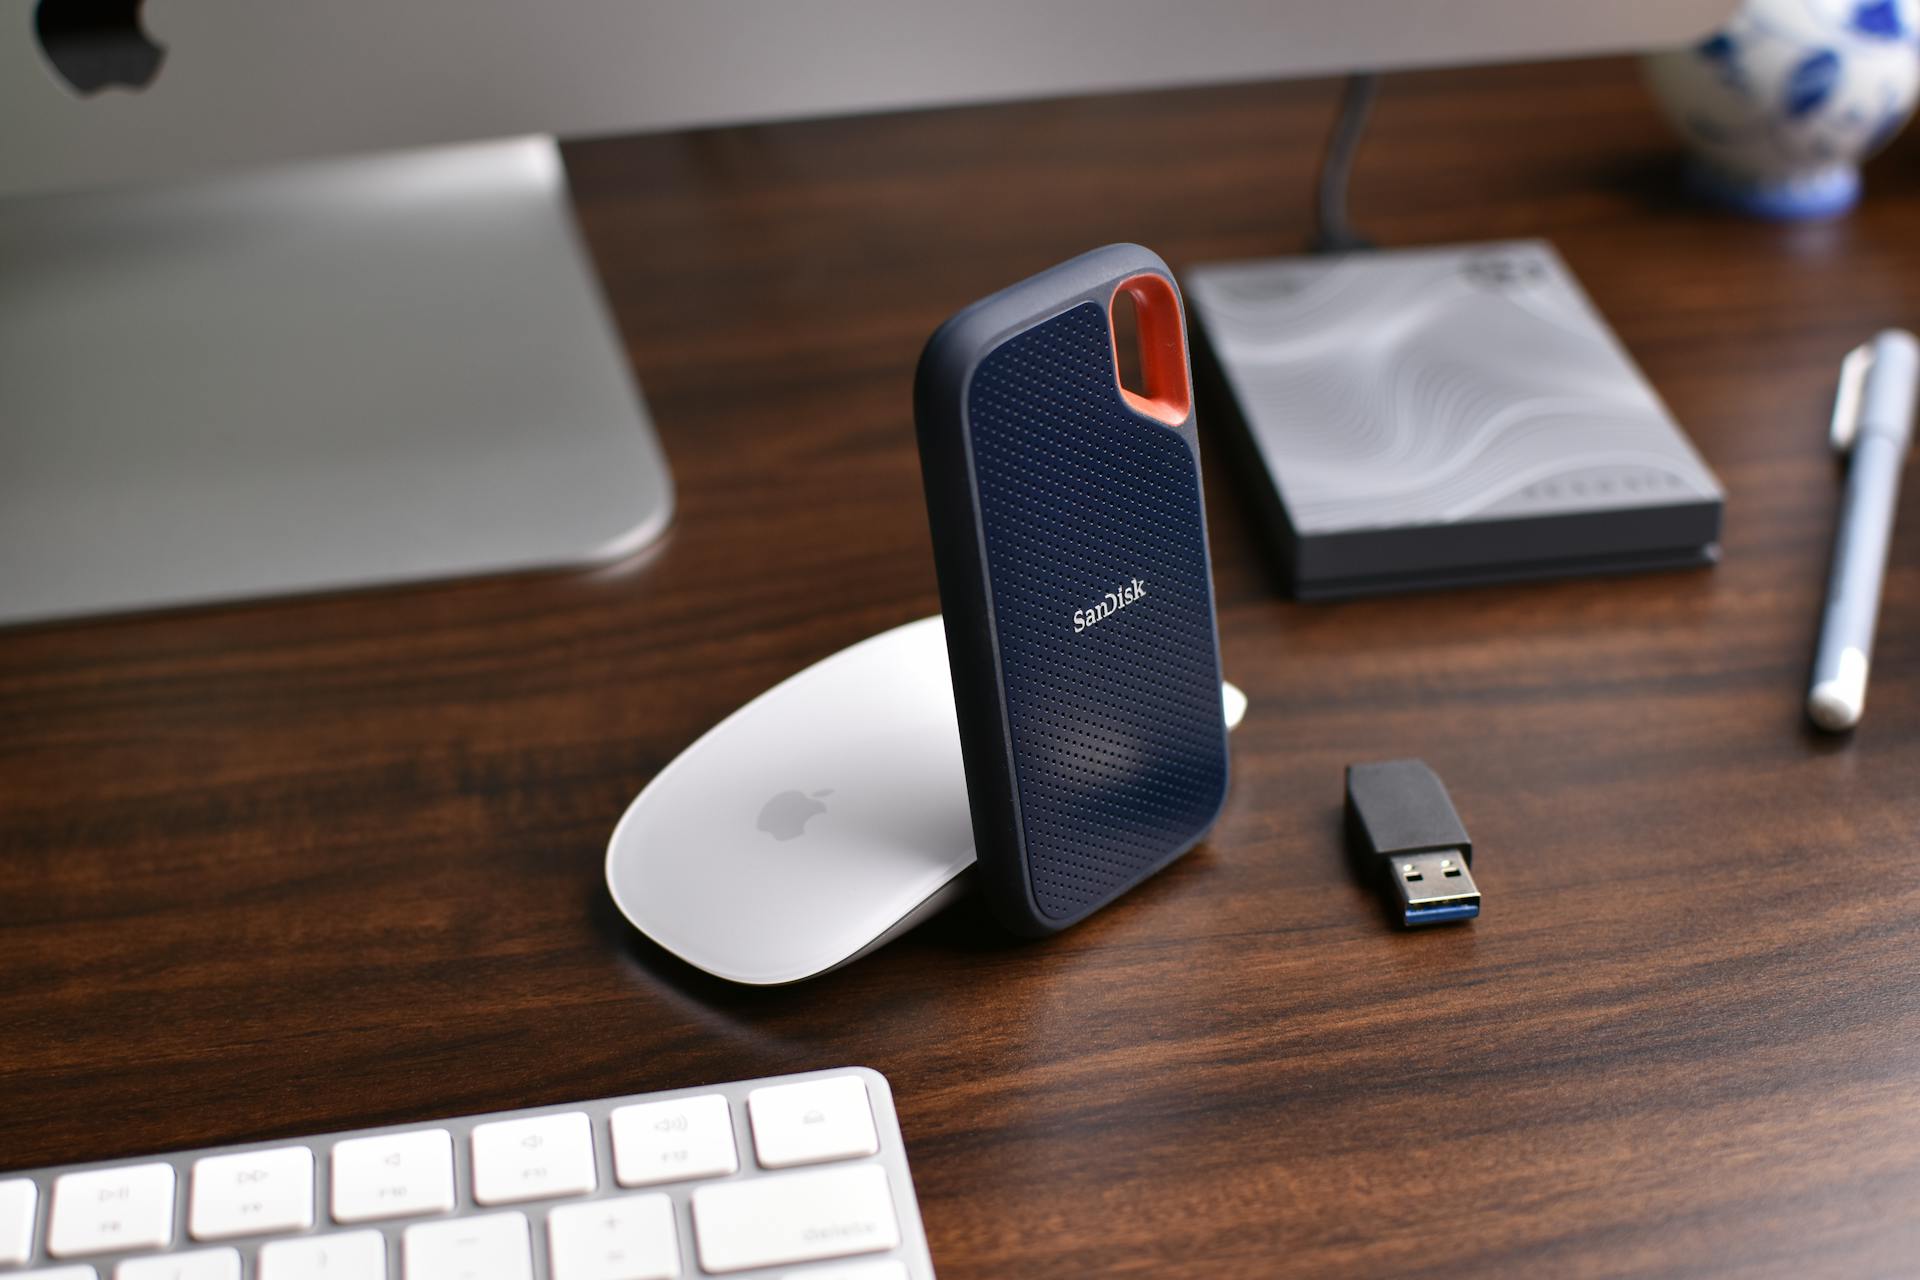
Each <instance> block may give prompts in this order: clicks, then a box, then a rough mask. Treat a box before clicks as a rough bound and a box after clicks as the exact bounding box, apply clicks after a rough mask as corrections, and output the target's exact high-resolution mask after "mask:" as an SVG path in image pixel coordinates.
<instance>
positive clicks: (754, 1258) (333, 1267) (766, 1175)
mask: <svg viewBox="0 0 1920 1280" xmlns="http://www.w3.org/2000/svg"><path fill="white" fill-rule="evenodd" d="M702 1275H726V1276H735V1277H740V1280H932V1277H933V1262H932V1259H931V1257H930V1256H929V1255H928V1253H927V1240H926V1234H925V1232H924V1231H923V1230H922V1228H921V1225H920V1209H919V1205H918V1204H917V1202H916V1201H915V1199H914V1193H913V1179H912V1176H911V1175H910V1174H909V1173H908V1171H907V1156H906V1151H905V1148H904V1147H903V1146H902V1143H901V1139H900V1123H899V1119H898V1117H897V1116H896V1115H895V1114H894V1110H893V1093H892V1091H891V1090H890V1089H889V1088H888V1087H887V1082H886V1078H885V1077H883V1076H881V1075H880V1074H879V1073H878V1072H875V1071H869V1070H867V1069H866V1068H864V1067H847V1068H843V1069H839V1070H833V1071H811V1072H807V1073H804V1074H801V1075H791V1076H779V1077H774V1078H770V1079H765V1080H747V1081H742V1082H739V1083H736V1084H726V1085H715V1086H712V1087H708V1088H699V1089H672V1090H668V1091H666V1092H663V1093H651V1094H641V1095H638V1096H635V1097H627V1098H603V1099H601V1100H599V1101H597V1102H588V1103H582V1104H580V1105H577V1106H556V1107H535V1108H531V1109H528V1110H524V1111H508V1112H500V1113H497V1114H493V1115H481V1116H468V1117H466V1118H464V1119H460V1120H444V1121H438V1122H434V1123H428V1124H416V1125H395V1126H390V1127H387V1128H381V1129H363V1130H358V1131H355V1132H351V1133H336V1134H329V1135H327V1136H325V1137H319V1138H311V1139H307V1140H303V1141H295V1142H262V1143H250V1144H247V1145H245V1146H236V1147H220V1148H213V1149H209V1150H204V1151H188V1152H183V1153H180V1154H178V1155H170V1156H162V1157H157V1158H153V1159H141V1160H114V1161H107V1162H103V1163H99V1164H89V1165H75V1166H71V1167H67V1168H59V1169H45V1170H39V1171H36V1172H32V1173H24V1174H0V1280H675V1278H677V1277H682V1276H686V1277H694V1276H702Z"/></svg>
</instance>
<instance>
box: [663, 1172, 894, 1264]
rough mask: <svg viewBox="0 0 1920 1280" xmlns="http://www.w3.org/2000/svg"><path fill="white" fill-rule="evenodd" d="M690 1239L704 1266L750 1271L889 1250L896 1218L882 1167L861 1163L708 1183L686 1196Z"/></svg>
mask: <svg viewBox="0 0 1920 1280" xmlns="http://www.w3.org/2000/svg"><path fill="white" fill-rule="evenodd" d="M693 1236H694V1241H695V1243H696V1244H697V1245H698V1246H699V1249H700V1265H701V1266H702V1267H705V1268H706V1269H707V1270H708V1271H719V1272H726V1271H750V1270H752V1269H753V1268H755V1267H777V1266H782V1265H785V1264H787V1263H792V1262H812V1261H813V1260H815V1259H816V1258H840V1257H846V1256H848V1255H850V1254H856V1253H876V1252H878V1251H879V1250H881V1249H891V1248H893V1247H894V1246H895V1245H897V1244H899V1243H900V1223H899V1221H898V1219H896V1218H895V1217H894V1214H893V1193H892V1192H891V1191H890V1190H889V1189H888V1187H887V1171H886V1170H885V1169H883V1168H881V1167H880V1166H879V1165H877V1164H863V1165H854V1166H853V1167H851V1168H846V1169H818V1170H814V1171H812V1172H810V1173H788V1174H782V1175H781V1176H779V1177H777V1178H752V1179H748V1180H745V1181H741V1182H716V1183H710V1184H708V1185H707V1186H704V1187H701V1188H700V1189H699V1190H697V1191H695V1192H694V1193H693Z"/></svg>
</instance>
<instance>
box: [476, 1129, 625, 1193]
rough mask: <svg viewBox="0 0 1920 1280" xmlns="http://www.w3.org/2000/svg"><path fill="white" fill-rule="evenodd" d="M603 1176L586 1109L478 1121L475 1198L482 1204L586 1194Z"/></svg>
mask: <svg viewBox="0 0 1920 1280" xmlns="http://www.w3.org/2000/svg"><path fill="white" fill-rule="evenodd" d="M599 1181H600V1180H599V1177H598V1176H597V1175H596V1174H595V1173H594V1170H593V1124H592V1122H591V1121H589V1120H588V1119H587V1113H586V1112H584V1111H570V1112H568V1113H567V1114H565V1115H558V1116H535V1117H534V1118H532V1119H531V1120H499V1121H495V1122H494V1123H493V1124H482V1125H475V1126H474V1130H473V1198H474V1199H475V1200H478V1201H479V1202H480V1203H481V1204H488V1205H492V1204H517V1203H519V1202H520V1201H522V1200H547V1199H551V1198H552V1197H554V1196H583V1195H586V1194H587V1193H588V1192H589V1191H592V1190H593V1189H594V1187H596V1186H598V1185H599Z"/></svg>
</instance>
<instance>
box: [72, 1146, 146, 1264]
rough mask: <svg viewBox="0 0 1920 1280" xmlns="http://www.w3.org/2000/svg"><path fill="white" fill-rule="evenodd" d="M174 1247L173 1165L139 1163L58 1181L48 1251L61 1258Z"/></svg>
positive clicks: (99, 1170)
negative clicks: (169, 1245)
mask: <svg viewBox="0 0 1920 1280" xmlns="http://www.w3.org/2000/svg"><path fill="white" fill-rule="evenodd" d="M172 1242H173V1166H172V1165H170V1164H137V1165H129V1166H127V1167H125V1168H120V1169H95V1170H92V1171H91V1172H88V1173H63V1174H61V1175H60V1176H59V1177H58V1178H55V1179H54V1181H53V1214H52V1223H51V1225H49V1226H48V1228H47V1252H48V1253H50V1254H52V1255H53V1256H54V1257H56V1258H73V1257H79V1256H81V1255H84V1254H89V1253H114V1252H118V1251H120V1250H122V1249H159V1248H163V1247H164V1246H166V1245H168V1244H171V1243H172Z"/></svg>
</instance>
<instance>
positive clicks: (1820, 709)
mask: <svg viewBox="0 0 1920 1280" xmlns="http://www.w3.org/2000/svg"><path fill="white" fill-rule="evenodd" d="M1845 683H1846V682H1845V681H1841V680H1822V681H1821V682H1820V683H1819V684H1817V685H1815V686H1813V692H1811V693H1809V694H1808V695H1807V715H1808V717H1809V718H1811V719H1812V721H1813V722H1814V723H1815V724H1817V725H1819V726H1820V727H1821V728H1822V729H1825V730H1826V731H1827V732H1828V733H1844V732H1846V731H1847V730H1848V729H1851V728H1853V726H1855V725H1857V724H1859V723H1860V712H1861V711H1862V710H1863V709H1864V708H1863V707H1862V706H1861V700H1860V699H1858V698H1853V697H1849V696H1848V694H1849V693H1850V692H1851V691H1850V690H1848V689H1845V688H1843V687H1842V685H1844V684H1845Z"/></svg>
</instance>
